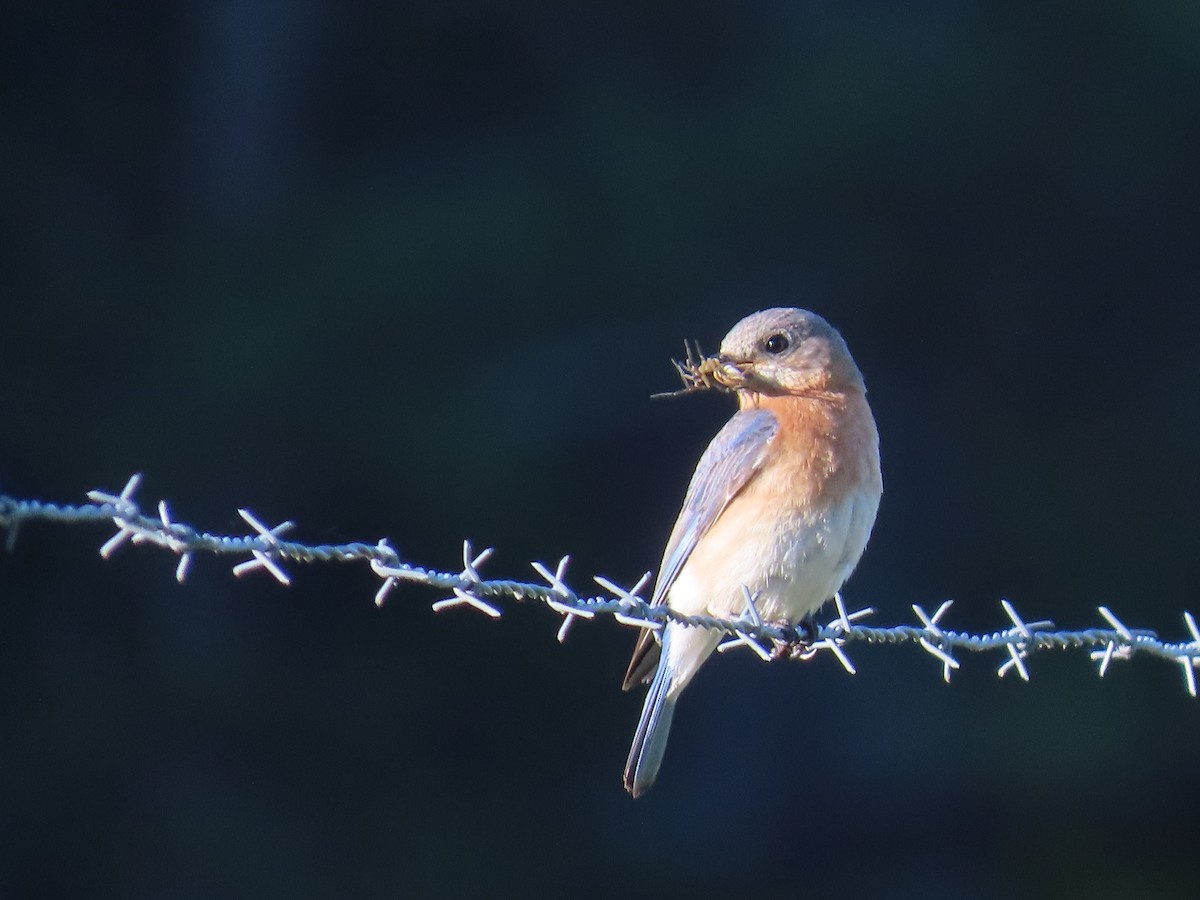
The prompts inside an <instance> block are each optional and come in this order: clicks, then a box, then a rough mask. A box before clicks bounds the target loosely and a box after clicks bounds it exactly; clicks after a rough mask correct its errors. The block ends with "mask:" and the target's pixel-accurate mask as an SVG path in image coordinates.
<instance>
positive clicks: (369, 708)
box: [0, 0, 1200, 898]
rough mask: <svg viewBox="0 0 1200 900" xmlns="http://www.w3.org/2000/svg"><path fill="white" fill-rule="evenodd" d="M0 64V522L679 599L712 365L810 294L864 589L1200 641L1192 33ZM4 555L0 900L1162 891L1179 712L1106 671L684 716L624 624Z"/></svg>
mask: <svg viewBox="0 0 1200 900" xmlns="http://www.w3.org/2000/svg"><path fill="white" fill-rule="evenodd" d="M5 20H6V21H5V24H4V27H3V29H0V102H2V104H3V105H2V108H0V114H2V120H3V126H2V128H0V196H2V197H3V210H2V212H0V221H2V222H3V224H4V235H5V236H4V238H3V240H2V241H0V271H3V273H4V278H3V279H2V282H0V297H2V298H3V301H2V302H3V312H2V316H0V385H2V390H0V490H4V491H7V492H9V493H14V494H17V495H21V496H40V497H45V498H47V499H55V500H64V501H66V500H79V499H82V496H83V494H84V492H85V491H86V490H87V489H89V488H93V487H105V488H109V489H119V488H120V486H121V485H122V484H123V483H124V481H125V479H126V478H127V477H128V475H129V474H130V473H131V472H133V471H135V470H140V471H144V472H145V473H146V475H147V479H146V483H145V487H144V489H143V492H142V497H143V499H145V500H146V501H150V502H147V506H150V505H151V502H152V501H155V500H157V499H158V498H160V497H166V498H169V499H170V501H171V502H172V509H173V511H174V513H175V515H176V517H177V518H180V519H183V520H186V521H189V522H192V523H194V524H196V525H198V526H200V527H203V528H207V529H211V530H214V531H232V532H239V533H240V532H243V531H244V526H243V525H242V523H241V521H240V520H239V519H238V518H237V516H236V513H235V510H236V509H237V507H239V506H248V507H249V508H251V509H253V510H254V511H255V512H257V513H258V514H259V515H260V516H262V517H263V518H264V519H268V520H272V521H277V520H279V519H282V518H293V519H296V520H297V521H298V522H299V523H300V527H299V528H298V530H297V532H296V535H297V536H298V537H299V538H301V539H304V540H307V541H310V542H326V541H340V540H351V539H365V540H371V541H374V540H376V539H378V538H379V537H382V536H384V535H386V536H388V537H389V538H391V540H392V541H393V543H394V544H395V546H396V547H397V548H399V550H400V551H401V553H402V554H403V555H404V556H405V557H406V558H408V559H410V560H411V561H413V562H415V563H418V564H421V565H429V566H435V567H439V568H450V569H453V568H457V566H458V553H459V544H460V542H461V540H462V539H463V538H464V537H468V538H471V539H472V540H474V541H475V542H476V544H477V545H480V546H482V545H485V544H494V545H495V546H496V547H497V548H498V552H497V555H496V557H495V559H494V562H493V563H492V564H490V565H489V567H488V569H487V570H486V571H488V572H489V573H490V574H493V575H495V576H505V577H515V578H533V577H535V576H534V575H533V573H532V571H531V569H530V568H529V565H528V563H529V561H530V560H531V559H539V560H542V561H545V562H553V561H554V560H556V559H557V558H558V557H559V556H561V555H562V554H564V553H571V554H572V555H573V558H574V563H573V567H572V570H571V573H572V575H571V581H572V583H573V584H574V585H575V586H576V587H578V588H579V589H580V590H587V588H588V585H589V583H590V576H591V575H592V574H594V573H601V574H604V575H607V576H609V577H610V578H614V579H617V580H619V581H623V582H626V583H630V582H632V581H634V580H635V579H636V578H637V576H638V575H640V574H641V572H643V571H644V570H646V569H648V568H651V567H653V566H655V565H656V564H657V562H658V555H659V553H660V552H661V546H662V544H663V542H664V540H665V537H666V535H667V533H668V531H669V529H670V526H671V522H672V521H673V518H674V516H675V513H676V511H677V509H678V503H679V499H680V497H681V496H682V492H683V489H684V486H685V484H686V481H687V478H688V476H689V474H690V471H691V466H692V465H693V463H694V461H695V459H696V458H697V457H698V456H699V454H700V452H701V450H702V448H703V447H704V445H705V443H706V442H707V440H708V438H709V437H710V436H711V435H712V433H714V432H715V431H716V429H717V428H718V427H719V426H720V423H721V422H722V421H723V419H724V417H725V416H726V415H727V414H728V411H729V402H728V400H727V399H724V398H716V397H700V398H694V399H690V400H678V401H662V400H659V401H652V400H650V399H649V394H650V393H652V392H654V391H658V390H664V389H668V388H670V387H672V385H673V384H674V376H673V373H672V371H671V368H670V365H669V363H668V360H669V358H670V356H672V355H674V354H677V353H678V352H679V349H680V346H681V341H682V339H683V338H684V337H694V338H698V339H700V340H701V341H702V342H704V343H705V345H706V346H708V347H712V346H715V345H716V343H717V342H718V341H719V339H720V337H721V335H722V334H723V333H724V332H725V331H726V330H727V329H728V327H729V326H731V325H732V324H733V323H734V322H735V321H737V320H738V319H739V318H741V317H742V316H743V315H745V314H747V313H749V312H751V311H753V310H755V309H758V308H761V307H764V306H770V305H779V304H788V305H802V306H807V307H810V308H812V309H815V310H817V311H819V312H820V313H822V314H823V315H825V316H826V317H827V318H829V319H830V320H831V321H832V322H834V323H835V324H836V325H837V326H838V327H839V328H841V330H842V331H843V334H844V335H845V336H846V338H847V340H848V342H849V344H850V346H851V348H852V350H853V351H854V354H855V356H856V357H857V359H858V362H859V364H860V366H861V368H862V369H863V371H864V372H865V374H866V377H867V382H868V385H869V386H870V389H871V394H870V397H871V401H872V403H873V405H874V408H875V410H876V415H877V418H878V420H879V425H880V431H881V434H882V439H883V459H884V473H885V481H886V493H885V496H884V501H883V505H882V509H881V513H880V518H879V522H878V525H877V528H876V531H875V535H874V537H873V539H872V543H871V546H870V547H869V549H868V552H867V554H866V556H865V557H864V560H863V563H862V565H861V567H860V569H859V571H858V573H857V574H856V576H855V577H854V578H853V579H852V580H851V582H850V584H849V586H848V589H847V592H846V593H847V597H848V599H849V601H850V602H851V603H852V604H853V605H867V604H871V605H874V606H876V607H877V608H878V609H879V610H880V613H879V616H878V617H877V619H878V621H879V622H880V623H891V622H899V621H912V615H911V612H910V611H909V605H910V604H911V603H921V604H924V605H925V606H926V607H927V608H933V607H935V606H936V605H937V604H938V603H939V602H940V601H941V600H942V599H945V598H954V599H955V600H956V606H955V608H954V610H953V611H952V613H951V615H950V617H949V624H950V625H952V626H956V627H963V628H974V629H992V628H999V627H1001V626H1002V625H1003V624H1004V621H1005V620H1004V619H1003V617H1002V613H1001V610H1000V608H999V604H998V601H999V599H1000V598H1001V597H1008V598H1011V599H1012V600H1013V601H1014V602H1015V603H1016V605H1017V608H1018V609H1019V610H1021V611H1022V612H1024V613H1025V614H1026V615H1027V617H1029V618H1040V617H1051V618H1054V619H1055V620H1056V621H1057V622H1058V623H1059V624H1060V625H1062V626H1073V627H1078V626H1087V625H1093V624H1096V625H1098V624H1100V620H1099V618H1098V616H1097V614H1096V613H1095V606H1096V604H1099V603H1105V604H1108V605H1110V606H1112V607H1113V608H1114V609H1115V610H1116V611H1117V612H1118V613H1119V614H1120V615H1122V616H1123V617H1124V618H1125V619H1126V620H1127V621H1128V622H1129V623H1130V624H1132V625H1136V626H1140V627H1149V628H1155V629H1159V630H1160V631H1161V632H1162V633H1164V634H1167V635H1171V636H1177V637H1182V636H1183V635H1184V634H1185V632H1184V630H1183V624H1182V620H1181V618H1180V613H1181V612H1182V610H1183V609H1185V608H1189V607H1190V608H1193V609H1196V608H1198V607H1200V602H1198V597H1197V594H1198V591H1200V569H1198V566H1197V553H1196V549H1195V547H1196V537H1197V528H1196V522H1195V513H1194V511H1195V509H1196V508H1197V504H1198V502H1200V485H1198V483H1197V479H1196V477H1195V467H1196V460H1197V459H1198V458H1200V419H1198V415H1197V413H1198V410H1200V390H1198V388H1200V362H1198V359H1197V354H1196V346H1197V333H1198V330H1200V312H1198V310H1197V305H1196V298H1197V284H1198V283H1200V229H1198V228H1197V226H1198V225H1200V190H1198V175H1197V173H1198V166H1197V160H1198V159H1200V113H1198V110H1200V12H1198V11H1197V7H1196V6H1195V5H1194V4H1193V3H1190V2H1177V3H1154V4H1118V3H1098V2H1051V3H1019V4H984V3H970V2H967V3H963V2H928V3H911V4H886V3H846V4H800V3H763V4H742V3H699V4H695V3H655V4H624V5H610V4H575V5H571V6H569V7H562V6H560V5H557V4H509V5H493V4H483V3H478V2H461V3H444V4H436V5H435V4H429V5H426V6H420V7H411V6H405V5H392V6H387V5H383V6H379V7H377V6H376V5H361V6H359V5H355V4H347V3H329V2H326V3H285V2H272V0H259V2H247V3H238V2H220V3H206V4H201V3H193V4H188V3H180V4H156V3H144V4H140V5H139V4H130V5H125V6H122V7H120V8H119V9H113V8H109V7H108V6H106V5H94V4H92V5H83V4H80V5H74V6H72V5H67V4H41V5H38V6H37V7H36V8H25V9H13V10H9V11H8V12H7V13H6V15H5ZM108 533H109V531H108V530H107V529H100V528H91V529H83V528H74V529H67V528H63V527H53V526H32V525H31V526H28V527H27V528H26V529H24V530H23V532H22V537H21V540H20V541H19V542H18V544H17V546H16V551H15V553H14V554H11V555H3V556H0V601H2V602H0V896H4V897H9V896H13V897H17V896H23V895H30V894H33V893H37V894H39V895H41V896H50V895H67V894H72V895H77V896H83V895H86V896H103V895H109V896H121V897H137V898H140V897H154V898H193V897H195V898H202V897H214V896H257V897H274V896H280V897H282V896H288V897H331V896H356V897H375V896H389V897H391V896H455V895H477V896H483V895H489V896H494V895H497V894H501V893H505V892H515V891H521V892H523V893H529V894H535V893H554V894H565V893H568V892H570V893H572V894H581V895H589V894H590V895H603V896H614V895H624V896H656V897H663V896H674V895H680V896H683V895H686V896H693V897H698V896H705V895H723V896H736V895H740V894H745V893H749V892H751V891H753V892H754V893H755V894H756V895H758V896H767V897H785V896H797V895H810V894H811V895H817V894H827V893H830V892H837V893H839V894H841V895H845V896H855V895H863V896H892V897H929V896H945V897H968V896H969V897H1000V896H1048V897H1049V896H1053V897H1059V896H1064V895H1072V896H1078V895H1084V894H1087V895H1088V896H1091V897H1095V898H1099V897H1122V898H1124V897H1129V896H1135V895H1136V896H1141V897H1145V896H1181V895H1185V894H1187V893H1190V892H1191V890H1193V889H1194V883H1195V844H1196V837H1197V833H1196V825H1195V807H1196V801H1197V799H1198V798H1200V794H1198V789H1200V775H1198V774H1197V769H1196V765H1195V761H1196V756H1197V751H1198V749H1200V708H1197V705H1196V703H1195V702H1194V701H1192V700H1190V699H1189V698H1188V697H1187V695H1186V693H1185V692H1184V690H1183V684H1182V678H1181V677H1180V672H1179V670H1178V668H1177V667H1176V666H1172V665H1169V664H1166V663H1162V662H1156V661H1150V660H1138V661H1136V662H1135V663H1133V664H1123V665H1122V664H1117V665H1115V666H1114V669H1113V670H1112V671H1111V672H1110V674H1109V677H1108V678H1107V679H1106V680H1105V681H1103V682H1100V681H1098V680H1097V678H1096V676H1095V673H1094V667H1093V666H1092V665H1091V664H1090V663H1089V662H1088V661H1087V659H1086V656H1085V655H1084V654H1083V653H1080V652H1073V653H1064V654H1061V655H1052V656H1045V657H1039V658H1037V659H1035V660H1034V661H1033V664H1032V668H1033V672H1034V681H1033V683H1032V684H1031V685H1024V684H1021V683H1019V682H1017V681H1015V680H1014V679H1007V680H1005V681H1003V682H1001V681H999V680H998V679H996V678H995V676H994V674H993V672H994V669H995V666H997V665H999V663H1000V662H1001V661H1002V657H1000V656H995V657H994V658H993V657H986V658H981V657H970V658H967V659H965V660H964V662H965V669H964V671H963V672H962V673H961V674H960V675H959V676H958V677H957V678H956V683H955V684H954V685H952V686H949V687H947V686H946V685H944V684H943V683H942V682H941V680H940V678H939V668H938V665H937V664H936V662H935V661H934V660H932V659H930V658H928V657H927V656H925V655H924V654H922V653H920V652H919V651H916V650H913V649H911V648H910V649H894V648H880V649H869V648H859V649H853V650H852V655H853V656H854V658H855V660H856V661H857V663H858V665H859V668H860V674H859V675H858V676H857V677H856V678H849V677H848V676H846V675H845V674H844V673H843V672H842V671H841V669H840V668H839V667H838V666H837V665H836V663H835V662H833V661H832V660H830V659H822V660H820V661H819V662H816V663H814V664H810V665H775V666H763V665H761V664H759V663H758V662H757V661H756V660H754V659H753V658H752V657H750V656H749V654H744V653H743V654H741V658H738V655H737V654H734V655H733V656H730V657H722V658H720V659H718V660H717V661H715V662H714V663H713V664H711V665H710V666H709V667H707V668H706V670H705V672H704V674H703V675H702V676H701V677H700V678H699V679H698V680H697V682H696V683H695V685H694V687H693V688H692V689H691V690H690V691H689V692H688V694H687V695H686V696H685V699H684V701H683V702H682V704H681V706H680V710H679V715H678V717H677V719H676V730H675V734H674V736H673V739H672V745H671V748H670V751H669V753H668V758H667V762H666V765H665V767H664V771H663V775H662V777H661V779H660V783H659V784H658V785H657V786H656V788H655V789H654V791H653V792H651V793H650V794H649V795H648V796H647V797H645V798H643V799H641V800H638V801H636V802H635V801H633V800H631V799H630V798H629V797H628V796H627V795H626V794H625V793H624V792H623V791H622V790H621V786H620V772H621V767H622V764H623V762H624V757H625V753H626V749H627V746H628V741H629V738H630V736H631V734H632V729H633V725H634V722H635V720H636V716H637V711H638V708H639V705H640V702H641V700H640V697H638V696H633V695H625V694H622V693H621V692H620V691H619V682H620V678H621V674H622V672H623V669H624V665H625V662H626V659H627V655H628V651H629V649H630V646H631V644H632V641H633V636H632V634H631V633H630V632H628V631H627V630H625V629H619V628H617V627H616V626H614V625H613V624H612V623H610V622H606V623H600V624H593V625H587V626H584V625H580V626H579V627H577V628H576V629H575V630H574V632H573V634H572V636H571V638H570V640H569V642H568V643H567V645H566V646H559V645H557V644H556V643H555V642H554V632H555V629H556V628H557V618H556V617H555V616H554V615H552V614H550V613H548V612H547V611H546V610H544V609H540V608H529V609H525V608H517V609H514V610H513V611H512V612H511V613H510V614H509V615H506V616H505V617H504V618H503V619H501V620H500V621H499V622H492V621H488V620H485V619H484V618H483V617H482V616H477V615H472V614H470V613H468V612H464V611H451V612H446V613H443V614H441V615H437V616H435V615H434V614H432V613H431V612H430V611H429V606H428V605H429V603H430V601H432V600H435V599H437V595H436V594H431V593H429V592H425V591H421V590H415V589H410V590H405V591H402V592H398V593H396V594H393V596H392V599H391V601H390V603H389V605H388V606H387V607H386V608H385V609H383V610H382V611H380V610H377V609H375V607H374V606H373V605H372V602H371V597H372V594H373V592H374V590H375V587H376V584H377V582H376V580H375V579H374V578H373V576H371V575H370V574H369V572H367V571H366V569H365V567H362V566H359V567H344V566H340V567H339V566H323V567H314V568H311V569H304V568H301V567H295V566H293V567H292V569H293V574H294V576H295V581H296V583H295V585H294V586H293V587H292V588H290V589H286V590H285V589H282V588H279V587H277V586H275V585H274V584H273V583H272V582H271V581H270V580H269V579H268V578H267V577H266V576H264V575H262V574H261V573H259V574H257V575H253V576H250V577H247V578H246V579H244V580H239V581H235V580H234V579H233V578H232V577H231V576H230V575H229V573H228V569H227V567H226V566H225V565H223V564H219V563H218V562H215V561H213V560H211V559H200V560H197V563H196V565H195V566H194V568H193V573H192V577H191V578H190V579H189V581H188V582H187V584H185V585H184V586H182V587H180V586H178V585H176V584H175V583H174V581H173V578H172V574H173V573H172V570H173V562H172V560H170V559H169V558H168V557H166V556H165V555H162V554H158V553H154V552H152V551H149V550H146V549H138V548H133V549H127V550H125V551H123V552H122V553H121V554H120V555H119V556H118V557H117V558H116V559H115V560H113V561H112V562H109V563H102V562H101V561H100V560H99V559H98V558H97V557H96V555H95V549H96V547H97V546H98V545H99V544H100V543H101V542H102V541H103V540H104V539H105V538H106V537H107V535H108Z"/></svg>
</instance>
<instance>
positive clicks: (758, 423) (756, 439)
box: [650, 409, 779, 603]
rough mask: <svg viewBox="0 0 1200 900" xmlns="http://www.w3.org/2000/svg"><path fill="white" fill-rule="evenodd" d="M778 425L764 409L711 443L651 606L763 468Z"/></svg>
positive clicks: (737, 420) (739, 417) (728, 426)
mask: <svg viewBox="0 0 1200 900" xmlns="http://www.w3.org/2000/svg"><path fill="white" fill-rule="evenodd" d="M778 430H779V421H778V420H777V419H776V418H775V416H774V415H772V414H771V413H769V412H768V411H767V410H765V409H747V410H742V411H740V412H738V413H735V414H734V415H733V417H732V418H731V419H730V420H729V421H728V422H726V423H725V427H724V428H722V429H721V430H720V431H719V432H717V436H716V437H715V438H713V439H712V443H710V444H709V445H708V449H707V450H705V451H704V455H703V456H701V457H700V462H698V463H697V464H696V472H695V474H693V475H692V483H691V484H689V485H688V489H687V494H686V495H685V496H684V498H683V509H681V510H680V511H679V518H678V519H677V520H676V521H675V528H674V529H673V530H672V531H671V539H670V540H669V541H667V549H666V550H665V551H663V558H662V565H661V566H659V570H658V582H657V583H656V584H655V585H654V596H653V597H652V598H651V600H650V602H651V603H662V602H664V601H665V600H666V597H667V592H668V591H670V590H671V585H673V584H674V583H675V579H676V578H677V577H678V576H679V572H680V570H681V569H682V568H683V564H684V563H685V562H687V559H688V557H689V556H691V555H692V550H693V549H695V547H696V542H697V541H699V540H700V538H701V537H702V536H703V535H704V533H705V532H706V531H708V529H709V528H711V527H712V524H713V522H715V521H717V516H719V515H720V514H721V511H722V510H723V509H725V507H726V506H727V505H728V504H729V501H730V500H732V499H733V498H734V497H735V496H736V495H737V493H738V491H740V490H741V489H742V488H743V487H745V486H746V482H747V481H749V480H750V476H752V475H753V474H754V473H755V472H757V471H758V470H759V469H760V468H761V467H762V464H763V461H764V460H765V458H766V455H767V447H768V446H769V445H770V443H771V441H772V439H773V438H774V437H775V434H776V432H778Z"/></svg>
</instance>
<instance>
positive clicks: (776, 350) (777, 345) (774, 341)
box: [763, 331, 792, 356]
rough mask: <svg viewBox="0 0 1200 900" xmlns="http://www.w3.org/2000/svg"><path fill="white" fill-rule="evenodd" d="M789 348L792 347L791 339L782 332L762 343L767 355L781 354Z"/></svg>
mask: <svg viewBox="0 0 1200 900" xmlns="http://www.w3.org/2000/svg"><path fill="white" fill-rule="evenodd" d="M790 346H792V339H791V338H789V337H788V336H787V335H786V334H784V333H783V332H782V331H780V332H777V333H775V334H773V335H771V336H770V337H769V338H767V339H766V340H765V341H763V348H764V349H765V350H766V351H767V352H768V353H771V354H774V355H775V356H778V355H779V354H780V353H783V352H784V351H785V350H787V348H788V347H790Z"/></svg>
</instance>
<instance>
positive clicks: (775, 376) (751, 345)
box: [716, 307, 866, 396]
mask: <svg viewBox="0 0 1200 900" xmlns="http://www.w3.org/2000/svg"><path fill="white" fill-rule="evenodd" d="M718 360H719V362H720V366H719V368H718V369H717V375H716V378H717V380H718V381H720V382H721V383H722V384H724V385H725V386H726V387H731V388H735V389H737V390H739V391H750V392H753V393H756V394H767V395H775V396H778V395H785V394H811V393H823V392H844V391H858V392H865V391H866V387H865V386H864V384H863V377H862V373H860V372H859V371H858V366H856V365H855V364H854V359H853V358H852V357H851V356H850V350H849V349H848V348H847V347H846V342H845V341H844V340H842V336H841V335H840V334H838V333H837V330H836V329H835V328H834V327H833V326H832V325H830V324H829V323H828V322H826V321H825V320H824V319H822V318H821V317H820V316H818V315H817V314H816V313H814V312H809V311H808V310H806V309H795V308H791V307H778V308H775V309H764V310H761V311H760V312H756V313H754V314H752V315H749V316H747V317H746V318H744V319H742V321H740V322H738V323H737V324H736V325H734V326H733V329H732V330H731V331H730V332H729V334H727V335H725V340H723V341H722V342H721V352H720V354H719V356H718Z"/></svg>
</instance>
